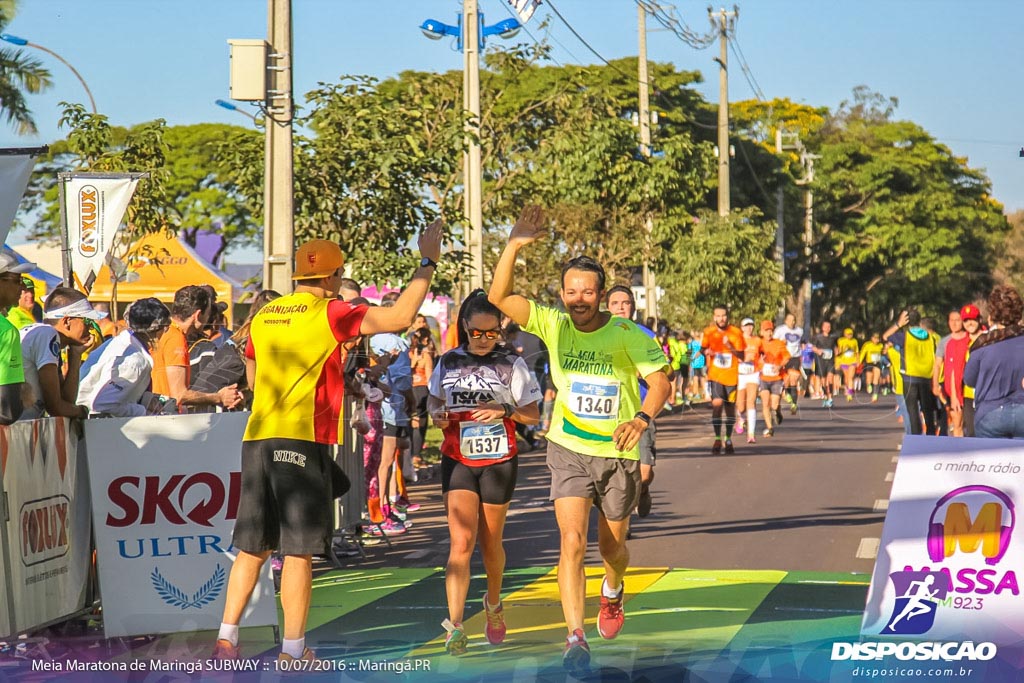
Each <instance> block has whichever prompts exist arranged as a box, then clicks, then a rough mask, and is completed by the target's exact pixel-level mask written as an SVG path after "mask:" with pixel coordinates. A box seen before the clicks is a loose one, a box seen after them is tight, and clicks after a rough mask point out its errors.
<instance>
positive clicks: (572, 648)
mask: <svg viewBox="0 0 1024 683" xmlns="http://www.w3.org/2000/svg"><path fill="white" fill-rule="evenodd" d="M562 666H563V667H565V670H566V671H568V672H569V675H570V676H573V677H576V678H578V677H580V676H585V675H586V674H588V673H590V646H589V645H587V636H586V635H585V634H584V633H583V629H581V628H578V629H576V630H575V631H573V632H572V635H570V636H569V637H568V638H566V641H565V651H564V652H562Z"/></svg>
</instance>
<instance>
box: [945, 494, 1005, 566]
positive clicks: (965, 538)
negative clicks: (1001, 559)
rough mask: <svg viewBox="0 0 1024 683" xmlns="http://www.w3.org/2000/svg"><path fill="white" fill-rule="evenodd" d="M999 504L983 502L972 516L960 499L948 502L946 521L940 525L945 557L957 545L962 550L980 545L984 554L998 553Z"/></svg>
mask: <svg viewBox="0 0 1024 683" xmlns="http://www.w3.org/2000/svg"><path fill="white" fill-rule="evenodd" d="M1002 520H1003V506H1002V505H1001V504H999V503H985V504H984V505H982V506H981V511H980V512H979V513H978V516H977V517H975V518H974V519H973V520H972V519H971V512H970V510H969V509H968V507H967V505H966V504H964V503H951V504H950V505H949V507H948V508H946V521H945V524H944V525H943V527H942V540H943V551H944V554H945V556H946V557H951V556H952V555H953V553H955V552H956V549H957V546H960V551H961V552H964V553H973V552H975V551H976V550H977V549H978V546H981V554H982V555H984V556H985V557H986V558H989V559H991V558H993V557H996V556H998V555H999V551H1000V549H1001V547H1002V534H1003V528H1002Z"/></svg>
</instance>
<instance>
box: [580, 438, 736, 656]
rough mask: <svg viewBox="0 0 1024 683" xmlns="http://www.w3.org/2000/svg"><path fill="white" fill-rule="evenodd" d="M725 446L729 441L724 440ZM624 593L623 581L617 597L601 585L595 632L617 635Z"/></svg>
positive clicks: (603, 634)
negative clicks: (610, 596) (605, 592)
mask: <svg viewBox="0 0 1024 683" xmlns="http://www.w3.org/2000/svg"><path fill="white" fill-rule="evenodd" d="M725 445H726V448H728V447H729V442H728V441H726V442H725ZM625 593H626V584H625V582H623V584H622V587H621V588H619V596H618V597H617V598H609V597H607V596H606V595H605V594H604V584H603V583H602V586H601V610H600V611H599V612H598V613H597V632H598V633H600V634H601V637H602V638H604V639H606V640H611V639H612V638H614V637H615V636H617V635H619V631H621V630H622V625H623V624H624V623H625V622H626V613H625V612H623V611H622V598H623V597H624V596H625Z"/></svg>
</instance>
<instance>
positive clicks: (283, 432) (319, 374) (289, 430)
mask: <svg viewBox="0 0 1024 683" xmlns="http://www.w3.org/2000/svg"><path fill="white" fill-rule="evenodd" d="M366 311H367V308H366V306H352V305H350V304H348V303H346V302H344V301H341V300H339V299H321V298H319V297H317V296H314V295H313V294H310V293H308V292H299V293H295V294H289V295H287V296H283V297H281V298H280V299H275V300H274V301H271V302H270V303H269V304H267V305H266V306H264V307H263V308H261V309H260V312H259V313H257V314H256V317H255V318H253V321H252V326H251V327H250V328H249V343H248V344H247V345H246V348H245V355H246V357H247V358H250V359H252V360H255V361H256V378H255V386H254V387H253V403H252V414H251V415H249V422H248V423H247V424H246V426H245V436H244V437H243V439H244V440H245V441H256V440H259V439H299V440H302V441H313V442H316V443H323V444H335V443H339V440H338V439H339V434H338V432H339V429H338V421H339V419H340V416H341V406H342V399H343V397H344V393H345V382H344V369H345V367H344V361H343V359H342V354H341V342H343V341H346V340H348V339H351V338H352V337H355V336H357V335H358V334H359V327H360V325H361V324H362V322H363V316H365V315H366Z"/></svg>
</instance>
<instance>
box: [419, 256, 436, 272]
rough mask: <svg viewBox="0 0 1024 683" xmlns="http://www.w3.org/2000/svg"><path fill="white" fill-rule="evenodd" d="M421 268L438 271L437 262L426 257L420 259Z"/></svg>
mask: <svg viewBox="0 0 1024 683" xmlns="http://www.w3.org/2000/svg"><path fill="white" fill-rule="evenodd" d="M420 268H434V269H437V261H435V260H434V259H432V258H430V257H429V256H424V257H423V258H421V259H420Z"/></svg>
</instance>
